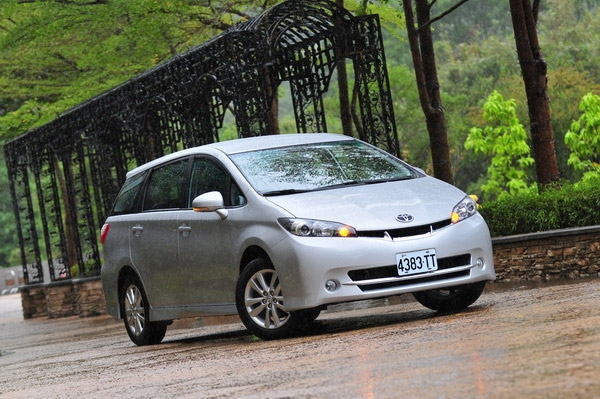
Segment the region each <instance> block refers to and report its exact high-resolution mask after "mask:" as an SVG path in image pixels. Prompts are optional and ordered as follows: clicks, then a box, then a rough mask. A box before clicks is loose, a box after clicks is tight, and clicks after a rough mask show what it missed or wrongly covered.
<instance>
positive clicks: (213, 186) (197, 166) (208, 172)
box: [188, 158, 246, 206]
mask: <svg viewBox="0 0 600 399" xmlns="http://www.w3.org/2000/svg"><path fill="white" fill-rule="evenodd" d="M210 191H218V192H220V193H221V195H222V196H223V200H224V201H225V206H240V205H244V204H245V203H246V199H245V197H244V196H243V194H242V192H241V190H240V189H239V187H238V186H237V185H236V184H235V182H234V181H233V179H232V178H231V176H230V174H229V173H228V172H227V171H225V169H224V168H223V167H221V166H220V165H219V164H218V163H216V162H215V161H213V160H212V159H209V158H196V159H195V160H194V165H193V167H192V177H191V180H190V195H189V200H188V201H189V204H191V203H192V201H193V199H194V198H196V197H197V196H199V195H202V194H204V193H208V192H210Z"/></svg>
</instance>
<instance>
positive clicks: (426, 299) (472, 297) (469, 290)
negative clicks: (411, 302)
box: [413, 281, 487, 312]
mask: <svg viewBox="0 0 600 399" xmlns="http://www.w3.org/2000/svg"><path fill="white" fill-rule="evenodd" d="M486 284H487V281H480V282H478V283H472V284H465V285H461V286H457V287H449V288H442V289H437V290H428V291H419V292H414V293H413V296H414V297H415V299H416V300H417V301H418V302H419V303H420V304H421V305H423V306H425V307H426V308H429V309H431V310H437V311H440V312H455V311H458V310H461V309H465V308H467V307H468V306H470V305H472V304H473V303H474V302H475V301H476V300H477V299H478V298H479V297H480V296H481V293H482V292H483V289H484V288H485V286H486Z"/></svg>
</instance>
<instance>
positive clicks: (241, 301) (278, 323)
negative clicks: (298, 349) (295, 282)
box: [235, 258, 301, 340]
mask: <svg viewBox="0 0 600 399" xmlns="http://www.w3.org/2000/svg"><path fill="white" fill-rule="evenodd" d="M235 302H236V307H237V311H238V314H239V316H240V319H241V320H242V323H244V325H245V326H246V328H247V329H248V330H250V332H251V333H252V334H254V335H256V336H257V337H259V338H262V339H265V340H271V339H280V338H285V337H289V336H290V335H291V334H292V333H293V332H294V331H295V330H296V327H297V326H298V322H299V321H300V320H301V317H300V313H290V312H288V311H286V310H285V308H284V297H283V290H282V287H281V283H280V281H279V277H278V275H277V271H275V268H274V267H273V265H272V264H271V262H270V261H268V260H267V259H264V258H258V259H254V260H253V261H251V262H250V263H248V265H247V266H246V267H245V268H244V270H242V273H241V274H240V278H239V280H238V283H237V286H236V290H235Z"/></svg>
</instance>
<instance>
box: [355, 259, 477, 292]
mask: <svg viewBox="0 0 600 399" xmlns="http://www.w3.org/2000/svg"><path fill="white" fill-rule="evenodd" d="M437 261H438V270H447V269H452V268H455V267H460V266H468V265H470V264H471V255H470V254H463V255H457V256H451V257H449V258H440V259H438V260H437ZM427 274H428V273H423V276H422V277H420V278H415V279H410V280H399V281H391V282H385V283H375V284H366V285H359V286H358V287H359V288H360V289H361V290H363V291H369V290H376V289H382V288H391V287H402V286H405V285H411V284H419V283H425V282H430V281H437V280H445V279H449V278H455V277H465V276H468V275H469V270H461V271H458V272H455V273H448V274H443V275H439V276H429V277H428V276H427ZM348 277H350V279H351V280H352V281H355V282H360V281H367V280H375V279H380V278H393V277H399V276H398V268H397V266H396V265H391V266H381V267H371V268H368V269H360V270H351V271H349V272H348Z"/></svg>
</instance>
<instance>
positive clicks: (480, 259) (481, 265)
mask: <svg viewBox="0 0 600 399" xmlns="http://www.w3.org/2000/svg"><path fill="white" fill-rule="evenodd" d="M483 265H485V261H484V260H483V258H479V259H477V262H475V266H477V267H478V268H480V269H483Z"/></svg>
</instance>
